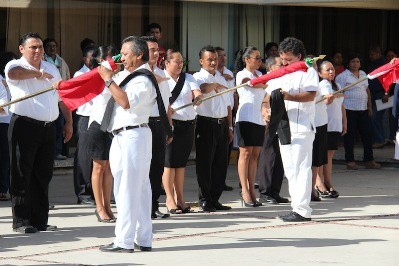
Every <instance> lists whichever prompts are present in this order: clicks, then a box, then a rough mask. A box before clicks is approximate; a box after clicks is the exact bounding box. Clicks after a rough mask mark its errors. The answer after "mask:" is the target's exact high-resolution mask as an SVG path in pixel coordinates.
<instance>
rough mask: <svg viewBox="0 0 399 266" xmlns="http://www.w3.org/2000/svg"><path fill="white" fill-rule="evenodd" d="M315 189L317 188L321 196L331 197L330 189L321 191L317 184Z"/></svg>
mask: <svg viewBox="0 0 399 266" xmlns="http://www.w3.org/2000/svg"><path fill="white" fill-rule="evenodd" d="M315 189H316V191H317V193H319V195H320V197H322V198H331V193H330V191H328V190H326V191H320V189H319V188H318V187H317V186H315Z"/></svg>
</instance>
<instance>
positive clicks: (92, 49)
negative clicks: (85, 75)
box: [82, 46, 97, 57]
mask: <svg viewBox="0 0 399 266" xmlns="http://www.w3.org/2000/svg"><path fill="white" fill-rule="evenodd" d="M96 49H97V48H96V47H95V46H86V47H85V48H83V51H82V56H83V57H86V56H87V54H88V53H89V52H93V53H94V51H95V50H96Z"/></svg>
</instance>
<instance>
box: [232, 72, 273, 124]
mask: <svg viewBox="0 0 399 266" xmlns="http://www.w3.org/2000/svg"><path fill="white" fill-rule="evenodd" d="M255 73H256V75H257V76H255V75H254V74H252V73H251V72H250V71H249V70H247V69H246V68H244V69H243V70H241V71H240V72H238V73H237V76H236V83H237V84H242V81H243V79H245V78H249V79H253V78H255V77H259V76H261V75H262V73H261V72H260V71H258V70H256V71H255ZM237 92H238V96H239V105H238V110H237V114H236V123H237V122H243V121H246V122H251V123H254V124H258V125H262V126H264V125H266V124H265V121H263V119H262V113H261V108H262V100H263V98H264V97H265V94H266V91H265V90H264V89H257V88H252V87H249V86H245V87H241V88H238V89H237Z"/></svg>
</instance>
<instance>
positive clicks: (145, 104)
mask: <svg viewBox="0 0 399 266" xmlns="http://www.w3.org/2000/svg"><path fill="white" fill-rule="evenodd" d="M142 68H146V69H148V70H150V67H149V65H148V64H144V65H142V66H140V67H139V68H137V69H142ZM124 89H125V92H126V94H127V97H128V99H129V104H130V108H129V109H123V108H122V107H121V106H119V105H118V104H117V103H115V106H114V110H113V113H112V116H111V121H110V124H109V127H108V131H109V132H111V131H113V130H116V129H120V128H122V127H127V126H136V125H140V124H143V123H148V118H149V116H150V114H151V110H152V107H153V105H154V103H155V101H156V97H157V93H156V90H155V87H154V86H153V85H152V82H151V80H150V79H149V78H147V77H146V76H142V75H141V76H138V77H135V78H133V79H132V80H130V81H129V82H128V83H127V84H126V85H125V87H124Z"/></svg>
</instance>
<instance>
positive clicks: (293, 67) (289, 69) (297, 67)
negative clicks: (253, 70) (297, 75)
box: [249, 61, 309, 86]
mask: <svg viewBox="0 0 399 266" xmlns="http://www.w3.org/2000/svg"><path fill="white" fill-rule="evenodd" d="M308 68H309V67H308V65H307V64H306V63H305V61H299V62H295V63H292V64H289V65H287V66H285V67H282V68H280V69H279V70H276V71H273V72H270V73H268V74H265V75H262V76H260V77H258V78H254V79H251V80H250V81H249V83H250V85H251V86H254V85H256V84H259V83H262V84H265V83H266V82H268V81H269V80H272V79H276V78H279V77H282V76H284V75H286V74H289V73H293V72H295V71H305V72H306V71H307V70H308Z"/></svg>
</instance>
